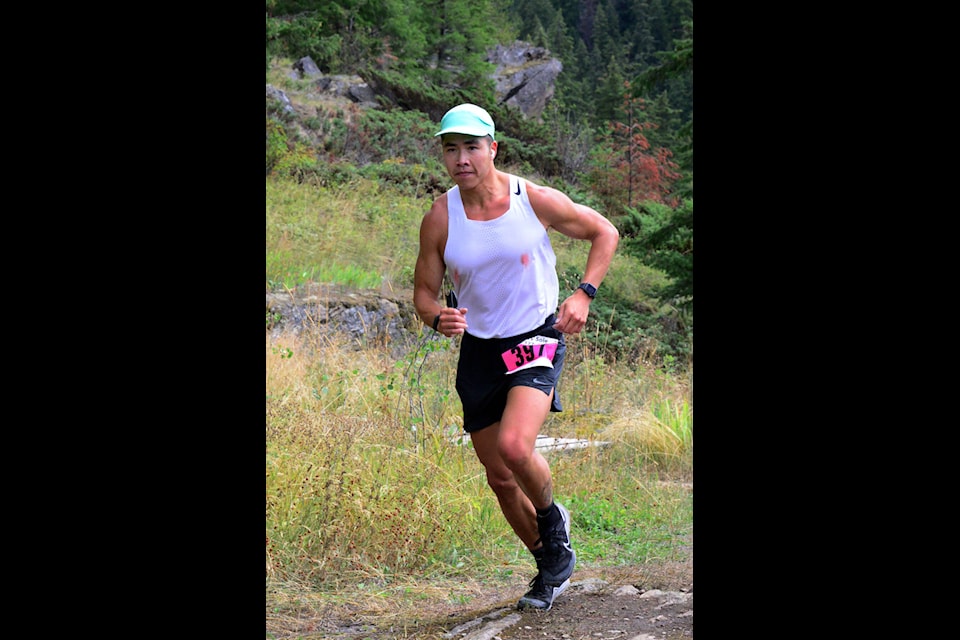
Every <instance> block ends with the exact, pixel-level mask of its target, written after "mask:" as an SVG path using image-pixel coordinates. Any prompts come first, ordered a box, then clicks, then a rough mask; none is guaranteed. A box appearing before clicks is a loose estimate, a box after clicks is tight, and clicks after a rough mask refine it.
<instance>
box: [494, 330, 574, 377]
mask: <svg viewBox="0 0 960 640" xmlns="http://www.w3.org/2000/svg"><path fill="white" fill-rule="evenodd" d="M559 342H560V341H559V340H557V339H556V338H548V337H546V336H533V337H532V338H527V339H526V340H524V341H523V342H521V343H520V344H518V345H517V346H515V347H513V348H512V349H508V350H506V351H504V352H503V353H502V354H500V357H502V358H503V363H504V364H505V365H507V373H508V374H510V373H516V372H517V371H521V370H523V369H529V368H530V367H550V368H551V369H552V368H553V356H555V355H556V353H557V344H559Z"/></svg>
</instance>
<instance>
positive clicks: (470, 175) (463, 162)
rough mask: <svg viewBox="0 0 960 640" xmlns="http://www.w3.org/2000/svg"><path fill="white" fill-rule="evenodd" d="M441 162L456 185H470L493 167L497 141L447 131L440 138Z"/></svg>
mask: <svg viewBox="0 0 960 640" xmlns="http://www.w3.org/2000/svg"><path fill="white" fill-rule="evenodd" d="M441 147H442V153H443V164H444V166H445V167H446V168H447V173H448V174H450V177H451V178H453V180H454V182H456V183H457V184H458V185H466V186H472V185H475V184H477V183H479V182H480V180H481V179H482V178H483V177H484V176H486V175H487V173H489V172H490V170H491V169H493V157H494V156H495V155H496V149H497V143H496V142H491V141H490V138H489V137H486V136H484V137H482V138H477V137H474V136H468V135H464V134H462V133H447V134H444V135H443V136H442V138H441Z"/></svg>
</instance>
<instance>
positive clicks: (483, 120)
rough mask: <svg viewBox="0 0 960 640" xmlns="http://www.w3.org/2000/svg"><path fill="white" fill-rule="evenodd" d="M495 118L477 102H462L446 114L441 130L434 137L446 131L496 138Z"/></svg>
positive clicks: (441, 123)
mask: <svg viewBox="0 0 960 640" xmlns="http://www.w3.org/2000/svg"><path fill="white" fill-rule="evenodd" d="M493 132H494V129H493V118H491V117H490V114H489V113H487V111H486V110H485V109H482V108H480V107H478V106H477V105H475V104H461V105H458V106H456V107H454V108H453V109H450V111H447V113H446V114H444V116H443V119H442V120H440V131H438V132H436V133H435V134H434V135H433V137H437V136H442V135H443V134H445V133H460V134H463V135H465V136H476V137H478V138H482V137H483V136H490V138H492V139H494V140H496V138H494V135H493Z"/></svg>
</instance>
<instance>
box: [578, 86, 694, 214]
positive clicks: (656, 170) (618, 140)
mask: <svg viewBox="0 0 960 640" xmlns="http://www.w3.org/2000/svg"><path fill="white" fill-rule="evenodd" d="M622 116H623V119H625V120H626V122H620V121H612V122H610V123H609V124H608V126H607V131H606V132H604V134H603V135H602V136H601V138H600V142H599V143H598V144H597V145H596V146H595V148H594V150H593V152H592V154H591V163H590V164H591V169H590V171H589V173H588V174H587V176H586V181H587V183H588V184H589V185H590V187H591V189H592V190H593V192H594V193H595V194H596V195H597V196H598V197H599V198H600V199H601V201H602V202H603V206H604V208H605V210H606V213H607V217H610V218H614V217H618V216H620V215H622V214H623V213H624V210H625V208H627V207H630V208H632V207H634V206H636V205H637V204H638V203H640V202H644V201H653V202H658V203H662V204H665V205H667V206H670V207H675V206H677V205H678V204H679V198H677V197H676V196H675V195H674V194H673V193H672V190H671V188H672V186H673V184H674V183H675V182H676V181H677V180H678V179H679V178H680V177H681V176H680V173H679V172H678V169H679V166H678V165H677V163H675V162H673V161H672V160H671V158H672V157H673V152H672V151H670V150H669V149H665V148H662V147H656V148H651V146H650V142H649V141H648V140H647V137H646V136H645V135H643V132H644V131H645V130H648V129H652V128H654V127H656V126H657V125H656V124H655V123H652V122H649V121H646V119H645V116H646V112H645V111H644V100H643V98H633V97H630V82H629V81H627V82H624V100H623V106H622Z"/></svg>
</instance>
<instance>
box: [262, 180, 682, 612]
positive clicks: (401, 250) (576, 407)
mask: <svg viewBox="0 0 960 640" xmlns="http://www.w3.org/2000/svg"><path fill="white" fill-rule="evenodd" d="M266 188H267V220H266V270H267V274H266V276H267V277H266V280H267V289H268V290H275V289H285V288H286V289H289V288H293V287H296V286H298V285H300V284H302V283H305V282H310V281H314V282H324V281H327V282H333V283H335V284H344V285H348V286H357V287H361V288H362V287H365V286H383V285H389V286H391V287H395V288H410V287H412V274H413V265H414V263H415V261H416V254H417V248H418V231H419V223H420V218H421V217H422V215H423V214H424V212H425V211H426V210H427V208H428V207H429V202H430V198H429V197H428V196H427V195H426V194H425V193H424V194H416V193H413V194H410V193H407V194H400V193H396V194H394V193H389V194H388V193H386V192H384V191H383V190H382V189H381V185H378V184H377V183H375V182H372V181H369V180H365V179H363V178H357V179H355V180H353V181H352V182H350V183H349V184H345V185H341V186H339V187H335V188H334V187H323V186H320V185H317V184H308V183H304V184H299V183H296V182H293V181H285V180H274V179H271V178H268V179H267V187H266ZM557 247H558V251H557V253H558V265H559V266H560V267H561V268H564V267H565V265H564V262H565V261H568V262H569V263H570V264H573V263H579V264H581V265H582V263H583V260H584V259H585V256H584V255H583V254H582V250H581V249H574V248H572V247H568V246H567V245H566V244H565V243H563V242H562V241H558V242H557ZM619 259H620V258H619V257H618V260H619ZM617 264H619V263H617ZM581 268H582V267H581ZM616 270H617V269H612V270H611V276H610V277H611V280H610V283H611V284H610V286H617V285H616V282H617V279H618V278H620V279H621V280H624V278H623V277H622V276H616V275H614V271H616ZM639 273H641V275H642V277H644V278H646V277H651V278H652V277H654V275H650V274H648V275H643V274H646V272H645V271H641V272H639ZM628 280H629V279H625V282H626V281H628ZM606 286H607V283H606V282H605V287H606ZM624 286H626V285H624ZM304 327H305V329H304V330H303V331H300V332H297V333H295V334H294V333H289V334H287V333H281V334H279V335H278V334H277V333H276V332H273V331H267V334H266V350H265V365H266V401H265V413H266V432H265V433H266V438H265V449H266V452H265V453H266V456H265V461H266V468H265V471H266V482H265V492H266V501H265V508H266V555H265V561H266V581H267V602H268V611H270V610H271V609H276V610H278V611H281V610H282V611H291V612H296V611H298V610H299V608H300V607H305V606H314V605H307V604H305V603H306V602H308V601H309V600H310V599H313V598H322V599H324V600H325V601H327V602H336V603H338V606H340V605H342V604H343V603H349V605H350V606H351V607H357V608H364V609H369V608H370V607H375V606H377V605H378V603H380V604H382V605H383V606H388V605H387V603H390V605H389V606H398V605H397V603H400V602H410V605H411V606H413V607H423V606H426V605H425V602H432V601H433V600H435V599H437V598H440V599H452V598H453V599H469V598H471V597H473V596H472V595H471V594H472V593H475V590H472V589H474V587H471V586H469V585H481V586H476V589H481V588H482V589H487V588H488V586H489V585H491V584H501V585H510V586H511V587H517V586H519V587H524V586H525V585H526V582H527V581H528V580H529V579H530V578H531V577H532V575H533V571H532V569H533V568H534V567H533V562H532V558H531V556H530V554H529V553H528V552H527V550H526V549H525V548H524V547H523V545H522V544H521V543H520V542H519V540H518V539H517V538H516V536H515V535H514V534H513V532H512V530H511V529H510V527H509V526H508V525H507V524H506V522H505V521H504V518H503V516H502V514H501V513H500V510H499V507H498V505H497V501H496V498H495V497H494V495H493V492H492V491H491V490H490V489H489V487H487V484H486V479H485V475H484V472H483V467H482V466H481V465H480V463H479V462H478V461H477V459H476V456H475V454H474V452H473V450H472V448H471V446H470V443H469V439H468V438H465V437H464V436H463V435H462V418H461V407H460V401H459V398H458V396H457V394H456V391H455V388H454V382H455V375H456V361H457V355H458V347H459V341H458V339H446V338H443V337H441V336H439V335H438V334H435V333H434V332H432V331H429V330H427V331H426V332H425V334H424V335H423V336H422V337H421V338H420V340H419V342H418V343H417V344H416V346H415V347H414V348H412V349H410V350H409V352H407V353H404V354H403V355H401V356H400V357H397V356H396V355H391V352H390V351H389V350H388V349H387V348H385V347H384V348H382V349H381V348H379V347H378V346H376V345H374V346H370V347H365V348H363V349H358V348H357V345H356V342H355V341H353V340H351V339H350V338H349V337H347V336H344V337H339V338H338V337H335V336H330V335H328V334H324V335H321V333H320V332H313V331H310V330H309V327H310V323H309V322H307V323H304ZM595 338H596V336H595ZM602 346H603V345H602V341H598V340H596V339H594V340H589V339H587V337H585V336H583V335H577V336H569V337H568V355H567V360H566V365H565V369H564V373H563V377H562V379H561V383H560V387H559V393H560V398H561V401H562V403H563V405H564V411H563V412H562V413H557V414H551V415H550V416H549V417H548V419H547V422H546V424H545V425H544V428H543V433H544V434H545V435H553V436H558V437H578V438H585V439H590V440H593V441H597V442H603V443H605V444H602V445H601V446H594V447H589V448H586V449H579V450H571V451H563V452H547V453H545V455H546V456H547V457H548V459H549V460H550V463H551V469H552V472H553V479H554V486H555V492H556V497H557V499H558V500H559V501H561V502H563V503H564V504H566V505H567V506H568V507H569V508H570V511H571V514H572V536H573V538H574V543H575V545H576V546H577V549H578V557H579V562H578V567H579V568H581V569H582V568H591V567H594V568H597V567H612V566H621V565H633V564H642V563H647V562H654V561H659V560H683V559H684V558H685V557H686V555H687V554H688V551H687V549H688V548H689V544H690V536H691V531H692V494H691V492H690V490H689V484H686V485H685V484H684V483H689V480H690V477H691V473H692V450H693V429H692V403H691V382H690V380H691V378H690V375H691V373H690V372H687V373H682V374H675V373H669V372H668V371H666V370H664V369H663V367H658V366H656V365H654V364H647V363H645V362H643V361H640V362H637V361H635V360H631V361H630V362H626V361H624V362H610V361H609V359H608V358H605V357H604V354H603V349H602ZM464 585H468V586H464ZM484 585H485V586H484ZM291 615H292V614H291ZM289 617H290V616H288V618H289ZM268 618H269V614H268Z"/></svg>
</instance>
